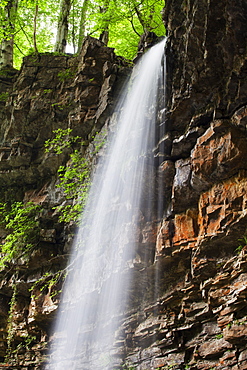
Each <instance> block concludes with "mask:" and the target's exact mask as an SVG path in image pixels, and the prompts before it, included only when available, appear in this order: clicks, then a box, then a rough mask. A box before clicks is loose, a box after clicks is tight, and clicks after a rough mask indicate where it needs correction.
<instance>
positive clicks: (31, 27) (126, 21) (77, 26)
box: [0, 0, 165, 68]
mask: <svg viewBox="0 0 247 370" xmlns="http://www.w3.org/2000/svg"><path fill="white" fill-rule="evenodd" d="M163 7H164V0H121V1H120V0H84V1H83V0H60V1H59V0H55V1H54V0H0V21H1V25H2V27H1V29H0V67H1V66H2V67H3V66H5V67H6V66H11V65H13V63H14V67H16V68H19V67H20V64H21V62H22V57H23V56H25V55H28V54H30V53H32V52H52V51H55V52H72V53H76V52H78V50H79V49H80V45H81V44H82V39H83V37H84V36H86V35H90V36H93V37H96V38H99V39H100V40H102V41H103V42H104V43H105V44H106V45H108V46H110V47H114V48H115V51H116V53H117V54H118V55H122V56H124V57H126V58H129V59H132V58H133V57H134V56H135V54H136V51H137V45H138V42H139V39H140V36H141V35H142V34H143V33H146V32H150V31H152V32H155V33H156V35H157V36H161V35H164V33H165V30H164V26H163V23H162V17H161V11H162V8H163Z"/></svg>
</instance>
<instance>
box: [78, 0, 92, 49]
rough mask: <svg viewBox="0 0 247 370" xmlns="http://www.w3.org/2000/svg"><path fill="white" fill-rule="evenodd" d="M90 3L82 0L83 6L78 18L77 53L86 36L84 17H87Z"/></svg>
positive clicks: (88, 0) (87, 0)
mask: <svg viewBox="0 0 247 370" xmlns="http://www.w3.org/2000/svg"><path fill="white" fill-rule="evenodd" d="M89 3H90V0H84V2H83V6H82V8H81V18H80V25H79V37H78V44H77V48H78V52H79V51H80V50H81V46H82V41H83V39H84V37H85V36H86V34H85V23H86V15H87V9H88V5H89Z"/></svg>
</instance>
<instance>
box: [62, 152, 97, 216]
mask: <svg viewBox="0 0 247 370" xmlns="http://www.w3.org/2000/svg"><path fill="white" fill-rule="evenodd" d="M58 172H59V180H60V182H59V184H58V185H57V186H58V187H59V188H62V189H63V192H64V194H65V198H66V200H67V201H68V202H67V204H66V205H63V204H62V205H60V206H58V207H57V208H56V209H57V211H59V212H60V213H61V215H60V221H64V222H69V221H71V220H73V221H77V220H78V218H79V215H80V214H81V211H82V209H83V208H84V207H85V204H86V201H87V195H88V192H89V188H90V185H91V181H90V162H89V161H88V160H87V159H86V158H85V157H83V156H82V154H81V153H80V152H78V151H77V150H76V151H74V153H72V154H71V155H70V162H69V165H68V166H66V167H65V166H60V168H59V170H58Z"/></svg>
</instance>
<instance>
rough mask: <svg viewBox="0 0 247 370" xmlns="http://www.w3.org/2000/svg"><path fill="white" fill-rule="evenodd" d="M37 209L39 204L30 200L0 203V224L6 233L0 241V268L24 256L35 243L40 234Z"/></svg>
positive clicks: (38, 209)
mask: <svg viewBox="0 0 247 370" xmlns="http://www.w3.org/2000/svg"><path fill="white" fill-rule="evenodd" d="M39 211H40V206H39V205H37V204H34V203H32V202H29V203H25V204H24V203H22V202H14V203H12V204H11V205H10V206H9V205H7V203H0V226H1V228H3V229H5V230H6V234H7V236H6V237H5V238H4V239H3V240H2V241H1V246H0V254H1V261H0V268H2V269H3V268H4V267H5V265H6V263H8V262H11V261H17V260H18V259H20V258H21V257H24V256H26V255H27V254H28V253H30V251H31V249H32V248H33V247H34V246H36V245H37V243H38V241H39V234H40V228H39V222H38V219H37V216H38V213H39Z"/></svg>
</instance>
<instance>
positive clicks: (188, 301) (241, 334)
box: [0, 0, 247, 370]
mask: <svg viewBox="0 0 247 370" xmlns="http://www.w3.org/2000/svg"><path fill="white" fill-rule="evenodd" d="M164 21H165V24H166V27H167V36H168V40H167V49H166V50H167V51H166V54H167V56H166V57H167V95H166V100H167V102H166V111H165V105H164V103H162V99H161V101H160V102H159V105H160V111H159V122H158V123H159V125H160V127H163V128H164V129H163V132H164V134H163V136H162V138H161V140H160V142H159V145H157V148H156V149H155V153H156V162H155V163H156V173H157V178H158V180H159V181H158V182H159V183H162V194H161V196H160V198H158V199H159V200H160V204H162V207H163V210H162V214H163V216H162V217H160V216H159V217H158V218H156V217H154V218H153V220H152V221H150V220H149V221H148V222H146V223H143V225H142V229H141V230H140V235H139V236H138V237H139V240H140V241H141V242H140V245H139V251H138V252H139V256H138V258H139V260H138V263H139V265H138V263H136V269H135V284H134V286H133V291H132V297H133V301H132V302H131V305H130V309H129V312H128V313H127V317H126V320H125V322H124V323H123V325H122V327H121V328H120V336H119V342H118V345H119V348H120V349H121V353H122V356H123V358H124V359H125V361H126V362H127V363H128V364H129V366H133V367H134V368H137V369H139V370H145V369H153V370H154V369H172V368H173V369H185V368H187V369H194V370H197V369H203V370H207V369H214V368H215V369H222V370H223V369H224V370H226V369H234V370H237V369H246V368H247V351H246V340H247V339H246V338H247V334H246V333H247V307H246V298H247V263H246V258H247V246H246V245H245V244H246V243H245V241H244V240H243V241H239V239H243V238H244V236H245V235H246V229H247V209H246V204H247V191H246V189H247V164H246V154H247V153H246V152H247V134H246V128H247V59H246V56H247V49H246V45H247V5H246V2H245V1H242V0H236V1H228V0H217V1H216V0H211V1H208V0H201V1H199V2H198V1H194V0H187V1H182V0H167V1H166V8H165V11H164ZM61 71H62V72H64V73H61ZM127 72H128V68H127V67H125V68H123V64H122V61H121V60H120V59H119V58H117V57H116V56H115V55H114V53H113V51H112V50H111V49H109V48H105V47H103V46H102V44H101V43H100V42H98V41H96V40H92V39H90V38H89V39H86V40H85V43H84V47H83V49H82V54H81V55H80V56H79V57H76V58H74V57H70V56H56V57H55V56H51V55H40V56H35V57H33V56H31V57H27V58H26V59H25V60H24V64H23V67H22V70H21V71H20V73H19V74H18V75H17V76H16V77H13V78H14V86H13V89H12V84H11V78H12V76H11V77H8V78H9V79H8V80H6V78H5V80H4V82H5V84H4V85H3V86H4V89H5V90H4V91H6V89H7V90H9V98H8V100H7V101H6V104H4V103H3V102H2V103H1V109H2V111H1V119H2V125H1V129H0V130H1V161H0V171H1V172H0V184H1V198H2V199H3V200H8V199H9V198H11V199H14V200H22V199H25V200H33V201H35V202H38V203H40V204H41V205H42V215H40V219H41V223H42V232H41V237H40V244H39V246H38V248H37V249H36V250H35V251H33V252H32V254H31V256H30V257H29V259H28V260H23V261H19V266H18V269H16V266H15V267H13V266H11V265H10V266H9V268H8V269H5V270H4V271H2V272H1V288H0V289H1V290H0V310H1V321H0V324H1V340H0V352H1V353H0V354H1V356H2V358H3V356H4V354H5V351H6V348H7V342H8V341H7V335H8V331H9V330H8V328H7V326H8V321H9V320H8V316H9V314H8V312H9V307H10V301H11V296H12V294H13V285H14V284H15V286H16V300H15V305H14V313H15V314H14V318H13V320H12V324H11V325H12V327H13V328H14V329H15V332H14V333H15V334H14V336H13V337H12V347H13V349H16V348H17V346H18V344H19V347H18V348H17V351H16V352H14V353H13V354H12V358H11V359H10V360H9V361H10V364H9V367H8V366H6V365H5V366H4V368H10V369H23V370H24V369H41V368H42V364H41V359H45V357H44V353H45V347H46V342H47V341H48V340H49V332H50V331H49V330H50V327H51V322H52V319H53V317H54V312H55V311H56V308H57V304H58V301H59V294H56V295H54V293H56V292H57V291H59V290H60V289H61V285H62V280H61V279H60V280H59V279H58V280H56V283H54V284H53V285H52V284H47V281H46V279H48V277H46V275H44V274H45V273H47V272H48V273H49V274H55V273H56V272H57V271H59V270H61V269H63V268H64V267H65V265H66V261H67V257H68V253H69V250H70V241H71V239H72V238H73V233H74V226H73V225H63V224H61V223H59V222H58V218H57V214H56V213H54V211H53V210H52V207H53V206H54V205H57V204H59V203H61V202H63V201H64V199H63V194H61V192H59V191H58V190H55V189H56V188H55V183H56V180H57V169H58V167H59V165H60V164H62V163H66V161H67V160H68V152H66V151H65V152H64V153H62V154H61V155H53V154H52V153H44V147H43V144H44V141H45V140H47V139H49V138H50V137H52V130H54V129H57V128H67V127H71V128H72V129H73V134H74V135H79V136H81V137H82V138H83V139H84V140H87V142H88V143H89V142H90V140H91V137H92V136H93V135H94V133H95V132H96V131H99V130H100V129H101V127H102V126H103V125H104V124H105V123H107V118H108V115H109V113H110V108H111V106H112V102H113V101H112V97H113V96H114V97H115V96H116V95H117V93H118V89H119V85H120V84H121V81H122V78H123V74H124V73H127ZM162 104H163V105H162ZM1 232H2V231H1ZM1 237H4V232H2V235H1ZM240 244H241V245H242V249H241V251H240V252H239V251H237V250H236V249H237V248H238V247H239V245H240ZM147 251H148V253H146V252H147ZM145 255H146V256H147V255H148V258H147V259H146V260H145V261H144V257H142V256H145ZM140 264H141V266H142V268H141V269H140V268H138V266H140ZM143 266H144V268H143ZM157 277H158V280H156V278H157ZM143 287H144V290H143ZM141 288H142V290H141ZM30 290H31V291H30ZM138 291H142V292H144V294H143V296H144V300H141V297H138ZM21 344H22V345H21ZM0 368H1V366H0Z"/></svg>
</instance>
